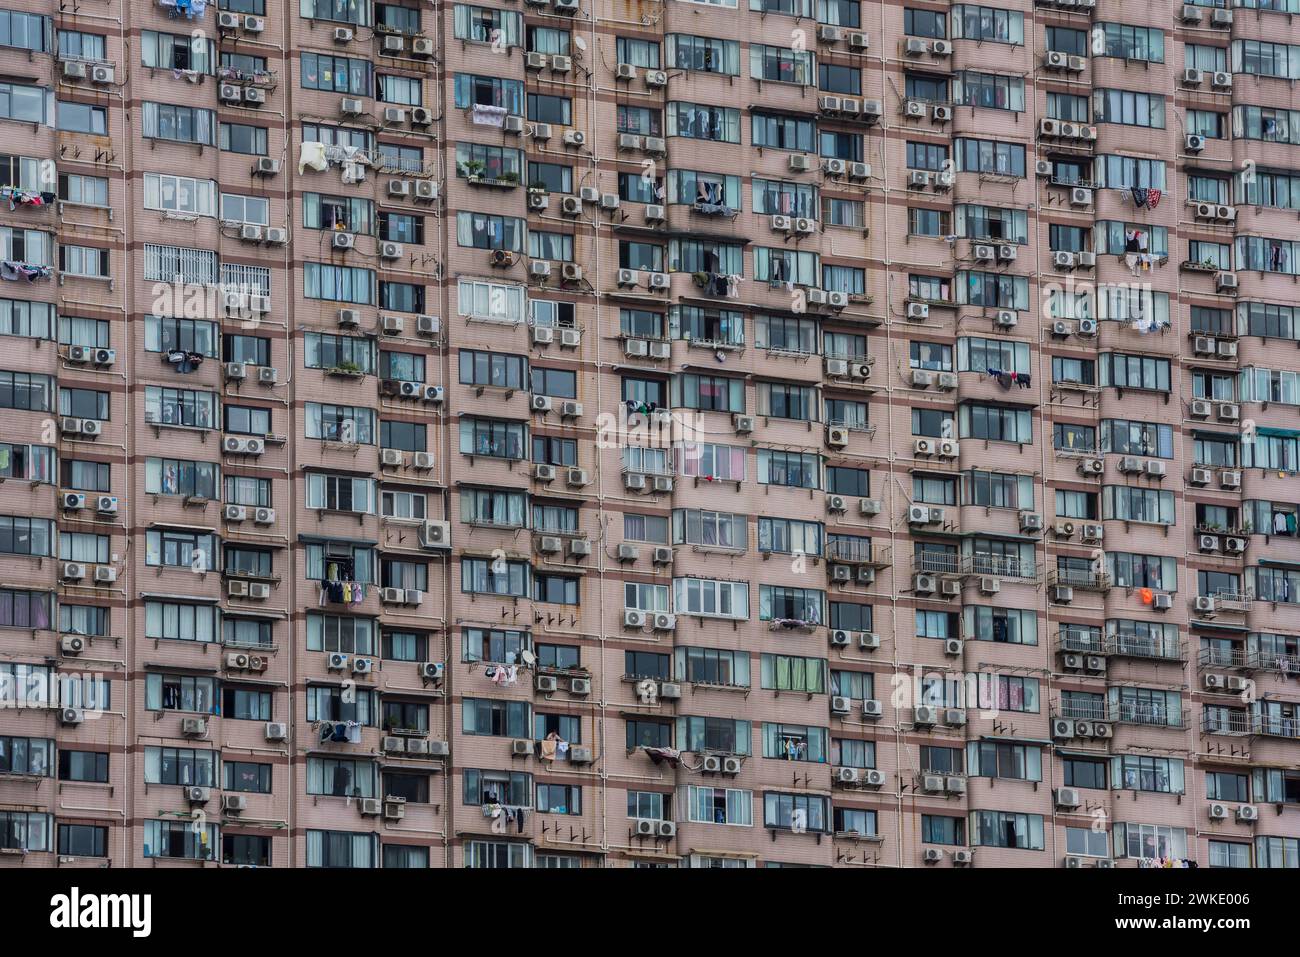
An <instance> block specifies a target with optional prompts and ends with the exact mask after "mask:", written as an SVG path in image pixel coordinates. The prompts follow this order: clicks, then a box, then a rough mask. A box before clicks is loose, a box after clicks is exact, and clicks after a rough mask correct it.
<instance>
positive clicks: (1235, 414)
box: [1218, 402, 1241, 422]
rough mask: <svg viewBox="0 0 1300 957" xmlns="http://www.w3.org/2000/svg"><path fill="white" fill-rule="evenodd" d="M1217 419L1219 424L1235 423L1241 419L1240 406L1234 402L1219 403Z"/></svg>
mask: <svg viewBox="0 0 1300 957" xmlns="http://www.w3.org/2000/svg"><path fill="white" fill-rule="evenodd" d="M1218 418H1219V421H1220V422H1236V421H1237V420H1238V419H1240V418H1241V406H1239V405H1237V403H1235V402H1220V403H1219V406H1218Z"/></svg>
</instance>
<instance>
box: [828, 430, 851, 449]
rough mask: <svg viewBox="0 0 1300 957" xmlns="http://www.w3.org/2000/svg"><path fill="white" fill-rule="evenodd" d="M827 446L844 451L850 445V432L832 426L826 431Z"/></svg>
mask: <svg viewBox="0 0 1300 957" xmlns="http://www.w3.org/2000/svg"><path fill="white" fill-rule="evenodd" d="M826 444H827V445H829V446H830V447H831V448H834V449H842V448H844V447H845V446H847V445H848V444H849V430H848V429H846V428H841V427H840V426H834V425H833V426H831V427H830V428H828V429H827V430H826Z"/></svg>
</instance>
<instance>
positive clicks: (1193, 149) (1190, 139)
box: [1183, 133, 1205, 153]
mask: <svg viewBox="0 0 1300 957" xmlns="http://www.w3.org/2000/svg"><path fill="white" fill-rule="evenodd" d="M1183 143H1184V145H1185V146H1186V147H1187V152H1189V153H1199V152H1201V151H1202V150H1204V149H1205V137H1204V136H1201V135H1200V134H1199V133H1188V134H1187V136H1186V137H1185V138H1184V140H1183Z"/></svg>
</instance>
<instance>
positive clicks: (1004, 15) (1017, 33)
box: [952, 4, 1056, 50]
mask: <svg viewBox="0 0 1300 957" xmlns="http://www.w3.org/2000/svg"><path fill="white" fill-rule="evenodd" d="M952 35H953V38H954V39H958V40H981V41H983V40H990V41H992V42H994V43H1012V44H1016V45H1021V44H1023V43H1024V42H1025V24H1024V15H1023V14H1022V13H1019V12H1018V11H1015V10H1000V9H998V8H996V7H977V6H970V5H968V4H958V5H956V6H954V7H953V8H952ZM1051 49H1053V50H1054V49H1056V47H1051Z"/></svg>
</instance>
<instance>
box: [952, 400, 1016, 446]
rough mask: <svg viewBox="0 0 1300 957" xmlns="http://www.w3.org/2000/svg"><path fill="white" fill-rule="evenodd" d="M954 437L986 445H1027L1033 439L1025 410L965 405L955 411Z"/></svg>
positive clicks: (973, 404) (972, 404) (974, 404)
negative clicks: (1002, 443)
mask: <svg viewBox="0 0 1300 957" xmlns="http://www.w3.org/2000/svg"><path fill="white" fill-rule="evenodd" d="M957 411H958V435H959V436H960V437H961V438H963V439H966V438H971V439H987V440H989V441H990V442H1015V443H1020V444H1027V443H1030V442H1032V441H1033V440H1034V436H1033V426H1032V422H1031V420H1032V413H1031V411H1030V410H1029V409H1021V408H1011V407H1008V406H994V405H980V404H976V403H973V402H971V403H965V404H963V405H962V406H960V407H959V408H958V410H957Z"/></svg>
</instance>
